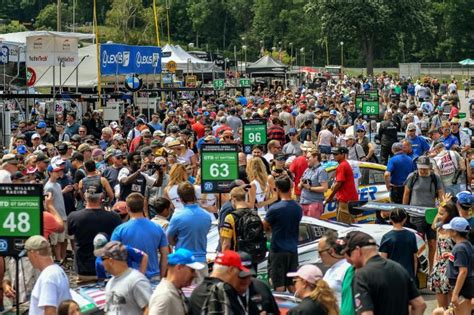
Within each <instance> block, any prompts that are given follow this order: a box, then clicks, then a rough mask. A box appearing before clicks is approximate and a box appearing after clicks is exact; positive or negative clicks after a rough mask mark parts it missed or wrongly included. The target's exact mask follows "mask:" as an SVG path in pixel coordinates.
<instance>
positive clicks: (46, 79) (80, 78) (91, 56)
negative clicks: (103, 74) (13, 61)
mask: <svg viewBox="0 0 474 315" xmlns="http://www.w3.org/2000/svg"><path fill="white" fill-rule="evenodd" d="M78 60H79V62H80V64H79V66H78V67H77V70H78V71H77V74H76V67H56V68H55V72H56V73H55V80H54V81H55V82H56V87H59V86H60V85H62V86H63V87H76V78H77V86H78V87H79V88H93V87H95V86H97V81H98V80H97V53H96V47H95V45H90V46H87V47H84V48H79V59H78ZM34 70H35V71H36V78H37V79H36V83H35V84H34V87H50V86H53V67H35V68H34ZM76 75H77V76H76ZM60 77H61V82H60V81H59V79H60ZM68 77H69V78H68Z"/></svg>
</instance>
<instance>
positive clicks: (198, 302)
mask: <svg viewBox="0 0 474 315" xmlns="http://www.w3.org/2000/svg"><path fill="white" fill-rule="evenodd" d="M219 282H222V281H221V280H220V279H218V278H211V277H205V278H204V280H203V281H202V282H201V283H200V284H199V285H198V286H197V287H196V288H195V289H194V290H193V292H192V294H191V297H190V298H189V305H190V308H191V310H190V311H191V312H190V313H191V314H192V315H201V309H202V306H203V304H204V301H205V300H206V298H207V296H208V295H209V290H210V288H211V287H212V286H213V285H215V284H217V283H219Z"/></svg>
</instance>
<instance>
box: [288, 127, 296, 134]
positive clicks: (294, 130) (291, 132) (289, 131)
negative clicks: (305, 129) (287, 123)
mask: <svg viewBox="0 0 474 315" xmlns="http://www.w3.org/2000/svg"><path fill="white" fill-rule="evenodd" d="M297 133H298V131H297V130H296V128H290V130H288V135H296V134H297Z"/></svg>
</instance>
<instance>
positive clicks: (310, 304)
mask: <svg viewBox="0 0 474 315" xmlns="http://www.w3.org/2000/svg"><path fill="white" fill-rule="evenodd" d="M327 313H328V312H327V310H326V308H325V307H324V306H323V305H322V304H321V303H319V302H317V301H315V300H313V299H312V298H311V297H309V296H308V297H305V298H304V299H303V300H302V301H301V302H300V304H298V305H297V306H295V307H293V308H292V309H291V310H289V311H288V313H287V314H288V315H326V314H327Z"/></svg>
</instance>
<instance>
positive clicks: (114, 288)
mask: <svg viewBox="0 0 474 315" xmlns="http://www.w3.org/2000/svg"><path fill="white" fill-rule="evenodd" d="M151 294H152V289H151V285H150V281H148V279H147V278H145V276H144V275H142V274H141V273H140V272H139V271H137V270H135V269H131V268H129V269H128V270H127V271H126V272H124V273H123V274H121V275H120V276H118V277H113V278H112V279H110V280H109V282H107V285H106V286H105V303H106V304H105V312H106V314H109V315H123V314H127V315H135V314H137V315H142V314H143V309H144V308H145V307H146V306H147V305H148V301H149V300H150V297H151Z"/></svg>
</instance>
